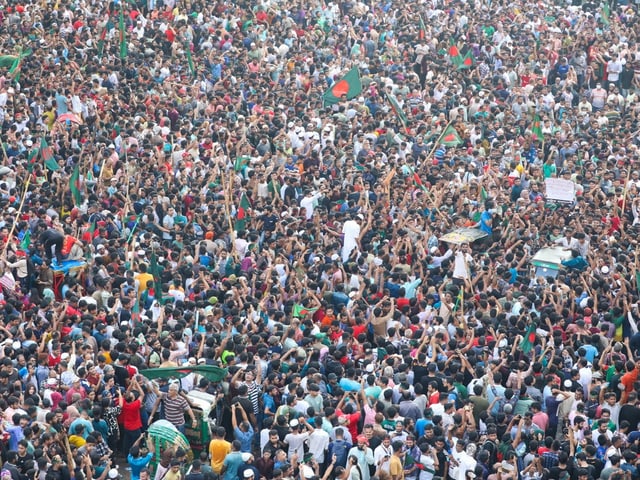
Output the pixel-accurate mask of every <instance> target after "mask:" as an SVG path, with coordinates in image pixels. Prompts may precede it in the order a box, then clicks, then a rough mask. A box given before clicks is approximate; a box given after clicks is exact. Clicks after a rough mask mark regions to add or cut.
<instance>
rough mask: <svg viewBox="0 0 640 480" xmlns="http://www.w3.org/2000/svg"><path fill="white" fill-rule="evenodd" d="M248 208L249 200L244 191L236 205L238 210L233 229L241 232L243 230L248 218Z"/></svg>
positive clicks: (249, 207)
mask: <svg viewBox="0 0 640 480" xmlns="http://www.w3.org/2000/svg"><path fill="white" fill-rule="evenodd" d="M249 209H251V202H250V201H249V198H248V197H247V194H246V193H243V194H242V197H240V204H239V205H238V211H237V212H236V224H235V231H236V232H241V231H243V230H245V228H246V224H247V220H249Z"/></svg>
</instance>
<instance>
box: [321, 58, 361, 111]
mask: <svg viewBox="0 0 640 480" xmlns="http://www.w3.org/2000/svg"><path fill="white" fill-rule="evenodd" d="M360 93H362V82H361V81H360V71H359V70H358V67H353V68H352V69H351V70H349V71H348V72H347V73H346V75H345V76H344V77H342V78H341V79H340V80H338V81H337V82H335V83H334V84H333V85H331V86H330V87H329V88H328V89H327V91H326V92H324V94H323V95H322V100H323V103H324V106H325V107H326V106H327V105H334V104H336V103H339V102H340V101H342V97H343V96H346V99H347V100H351V99H352V98H355V97H357V96H358V95H360Z"/></svg>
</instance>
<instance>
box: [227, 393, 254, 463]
mask: <svg viewBox="0 0 640 480" xmlns="http://www.w3.org/2000/svg"><path fill="white" fill-rule="evenodd" d="M237 410H240V413H241V414H242V422H241V423H240V424H238V420H237V419H236V411H237ZM231 422H232V425H233V435H234V437H235V439H236V440H238V441H239V442H240V451H241V452H246V453H250V452H251V443H252V441H253V427H252V426H251V423H249V417H247V413H246V412H245V411H244V409H243V408H242V404H240V403H234V404H232V405H231Z"/></svg>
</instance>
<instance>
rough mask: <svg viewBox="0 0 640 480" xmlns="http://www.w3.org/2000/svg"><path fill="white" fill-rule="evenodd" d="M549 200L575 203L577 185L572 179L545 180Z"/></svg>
mask: <svg viewBox="0 0 640 480" xmlns="http://www.w3.org/2000/svg"><path fill="white" fill-rule="evenodd" d="M544 184H545V187H546V197H547V200H558V201H559V202H569V203H573V202H575V200H576V185H575V184H574V183H573V182H572V181H571V180H564V179H562V178H547V179H546V180H545V181H544Z"/></svg>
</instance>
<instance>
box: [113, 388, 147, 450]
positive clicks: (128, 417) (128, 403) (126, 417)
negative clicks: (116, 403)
mask: <svg viewBox="0 0 640 480" xmlns="http://www.w3.org/2000/svg"><path fill="white" fill-rule="evenodd" d="M133 390H136V391H137V392H138V393H139V395H138V397H137V398H136V395H135V393H134V391H133ZM143 400H144V390H142V387H141V386H140V384H138V382H137V380H136V379H135V377H134V378H132V379H131V382H130V383H129V388H128V389H127V391H126V392H125V396H124V402H122V413H120V419H119V421H120V422H121V423H122V426H123V430H124V438H123V441H122V450H123V452H124V453H125V454H128V453H129V449H130V448H131V446H132V445H133V444H134V442H135V441H136V440H137V439H138V438H139V437H140V434H141V433H142V418H141V417H140V408H141V407H142V401H143Z"/></svg>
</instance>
